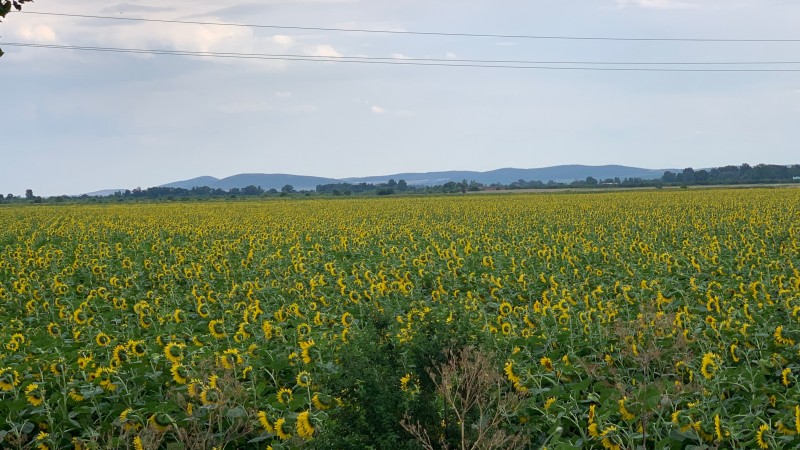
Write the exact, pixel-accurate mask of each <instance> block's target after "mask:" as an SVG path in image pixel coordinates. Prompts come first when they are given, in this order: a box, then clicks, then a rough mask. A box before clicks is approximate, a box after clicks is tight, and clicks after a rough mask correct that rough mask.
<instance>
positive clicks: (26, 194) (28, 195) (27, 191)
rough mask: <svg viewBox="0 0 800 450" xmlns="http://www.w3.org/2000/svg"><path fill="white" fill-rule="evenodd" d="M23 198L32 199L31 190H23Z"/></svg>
mask: <svg viewBox="0 0 800 450" xmlns="http://www.w3.org/2000/svg"><path fill="white" fill-rule="evenodd" d="M25 198H26V199H28V200H30V199H32V198H33V189H25Z"/></svg>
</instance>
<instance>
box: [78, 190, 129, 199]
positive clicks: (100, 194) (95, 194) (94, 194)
mask: <svg viewBox="0 0 800 450" xmlns="http://www.w3.org/2000/svg"><path fill="white" fill-rule="evenodd" d="M117 192H125V189H103V190H102V191H94V192H87V193H85V194H81V195H88V196H89V197H108V196H109V195H114V194H116V193H117Z"/></svg>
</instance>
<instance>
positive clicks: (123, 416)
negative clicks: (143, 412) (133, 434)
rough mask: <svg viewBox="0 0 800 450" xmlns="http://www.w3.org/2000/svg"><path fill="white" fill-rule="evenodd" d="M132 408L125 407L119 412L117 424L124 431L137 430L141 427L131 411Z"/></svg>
mask: <svg viewBox="0 0 800 450" xmlns="http://www.w3.org/2000/svg"><path fill="white" fill-rule="evenodd" d="M132 413H133V409H131V408H126V409H125V410H124V411H122V412H121V413H120V414H119V424H120V425H121V426H122V428H123V429H124V430H125V431H137V430H139V429H140V428H142V422H141V420H140V419H139V417H138V416H137V415H136V414H135V413H133V414H132Z"/></svg>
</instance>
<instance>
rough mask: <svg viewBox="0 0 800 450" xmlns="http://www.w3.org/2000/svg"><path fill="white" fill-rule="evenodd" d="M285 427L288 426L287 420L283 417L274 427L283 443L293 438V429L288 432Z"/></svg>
mask: <svg viewBox="0 0 800 450" xmlns="http://www.w3.org/2000/svg"><path fill="white" fill-rule="evenodd" d="M285 425H286V419H284V418H283V417H281V418H280V419H278V420H276V421H275V426H274V427H275V434H276V435H277V436H278V438H279V439H280V440H282V441H285V440H287V439H289V438H291V437H292V432H291V429H288V430H287V428H286V427H285ZM287 431H288V432H287Z"/></svg>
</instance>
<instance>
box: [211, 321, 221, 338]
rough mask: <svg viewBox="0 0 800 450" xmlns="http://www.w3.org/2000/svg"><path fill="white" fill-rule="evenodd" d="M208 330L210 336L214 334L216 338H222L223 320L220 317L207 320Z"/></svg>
mask: <svg viewBox="0 0 800 450" xmlns="http://www.w3.org/2000/svg"><path fill="white" fill-rule="evenodd" d="M208 331H210V332H211V336H214V338H216V339H222V338H224V337H225V322H224V321H223V320H222V319H214V320H212V321H211V322H208Z"/></svg>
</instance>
